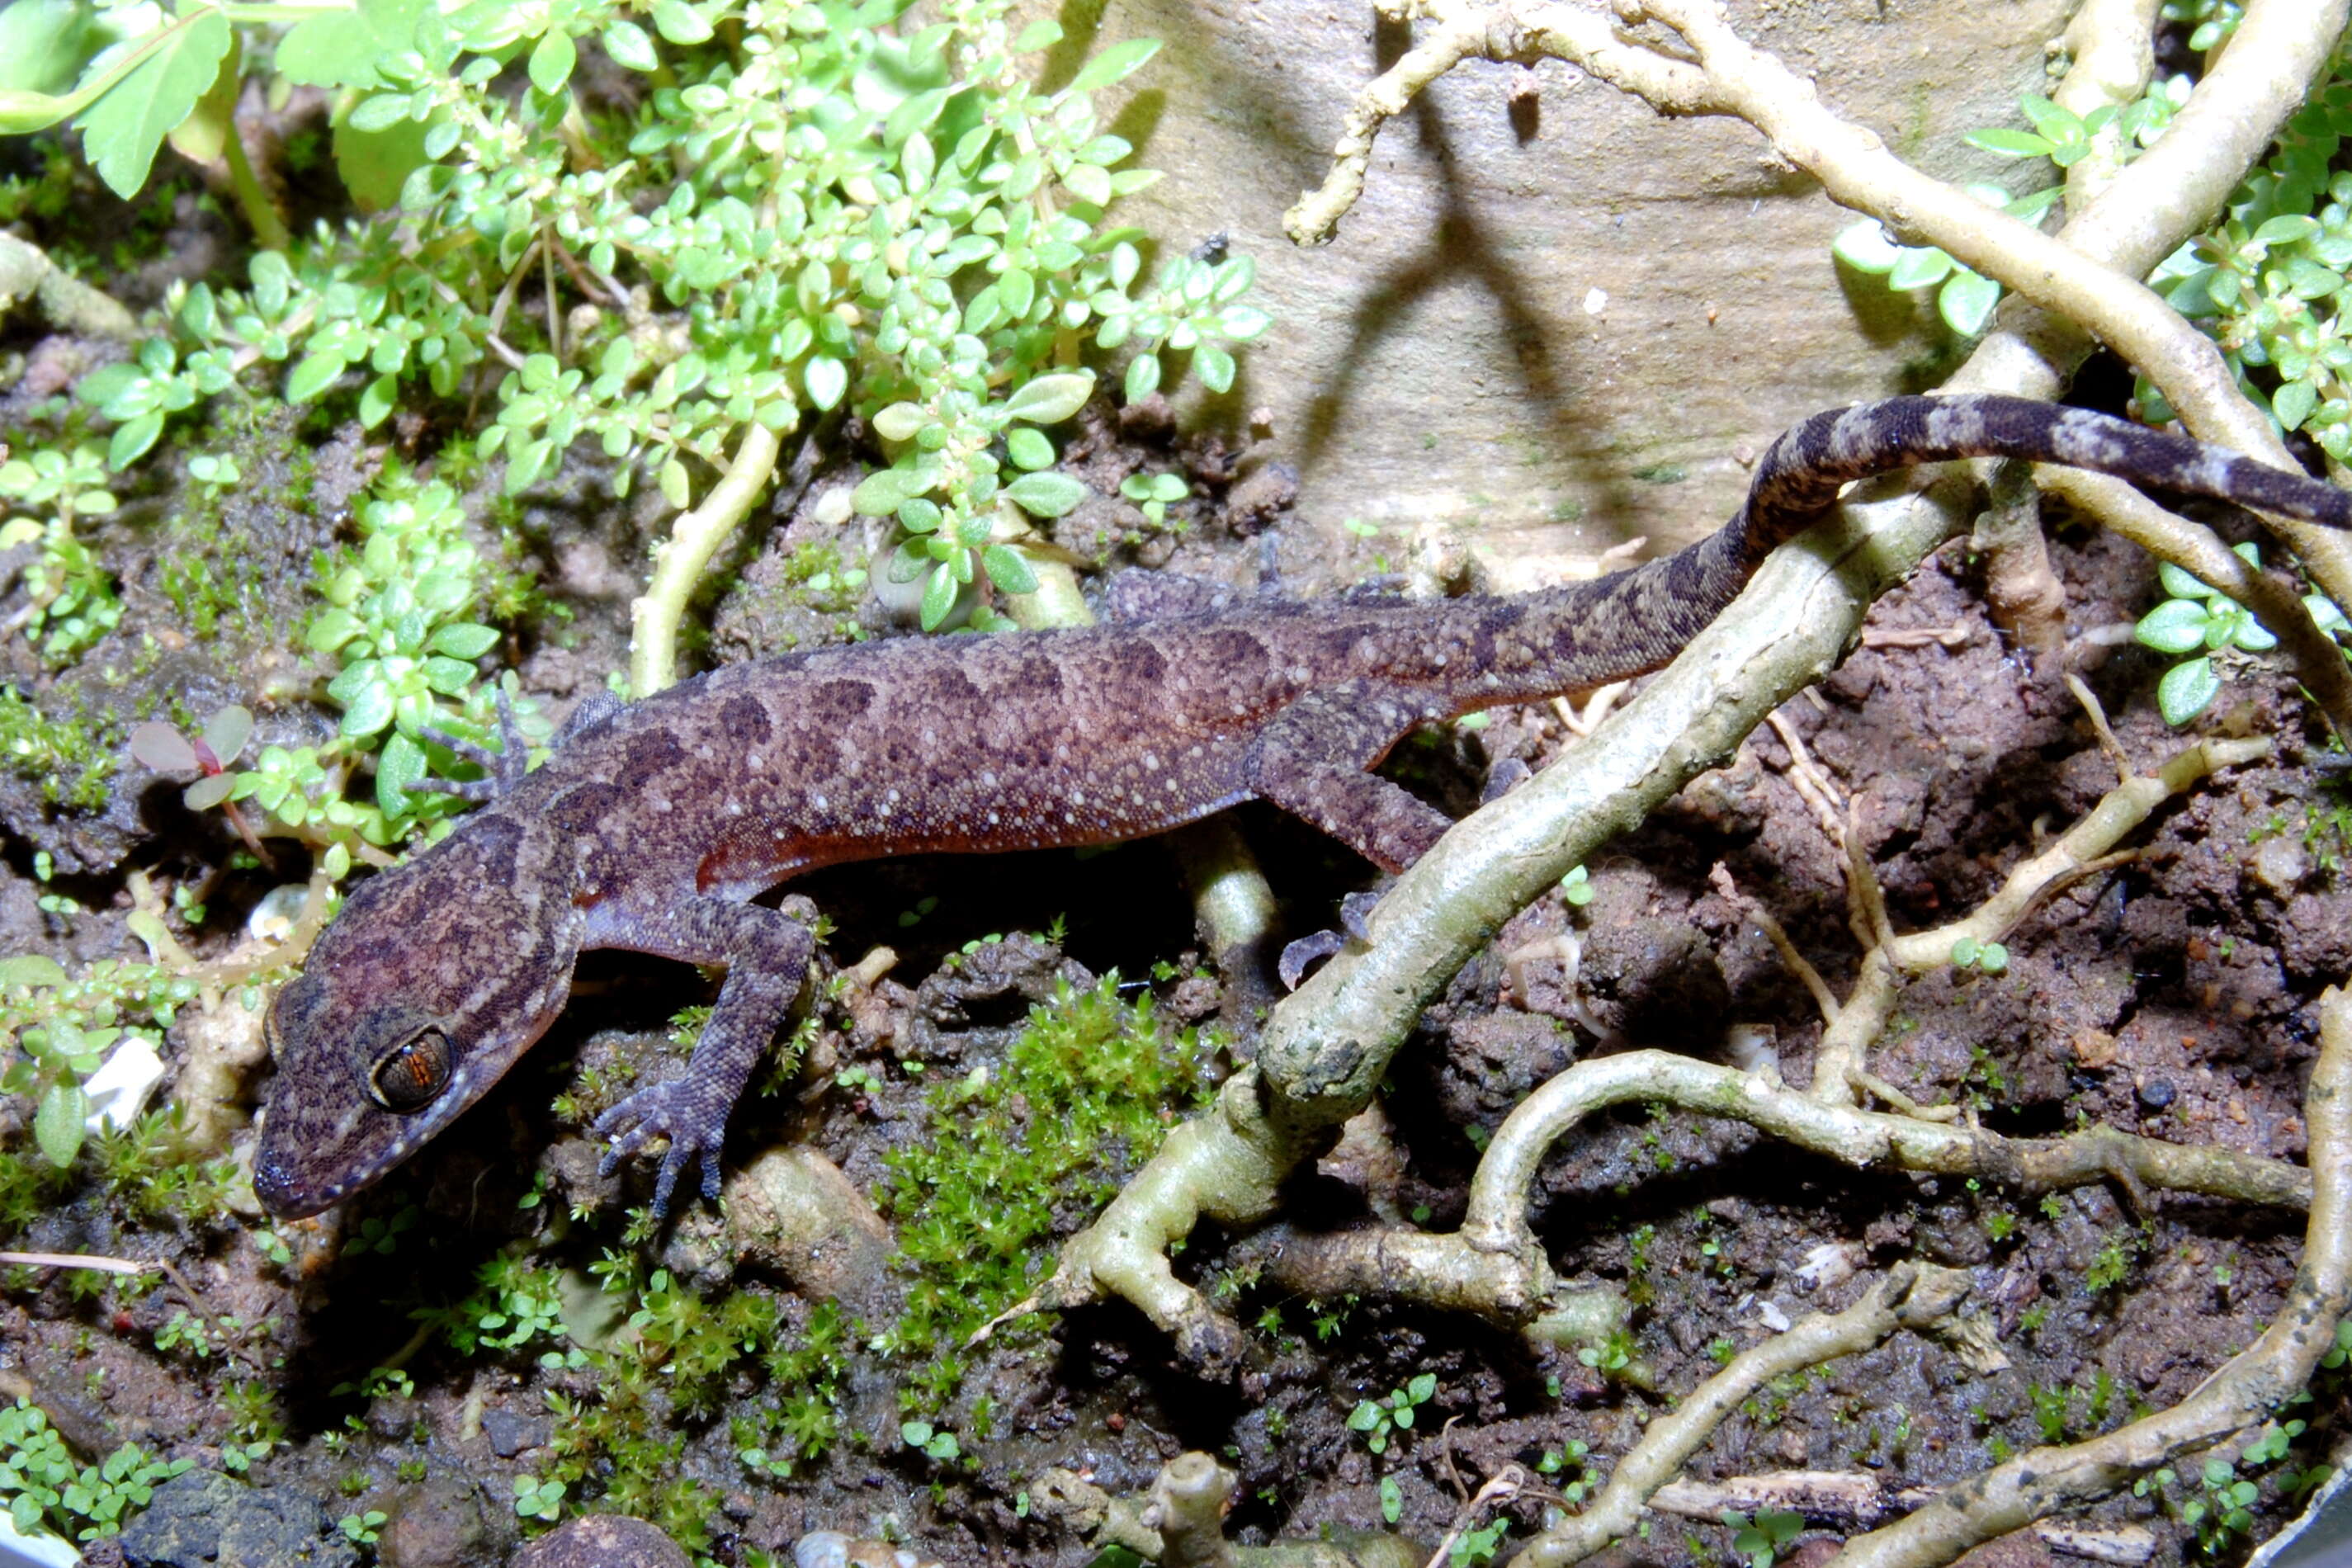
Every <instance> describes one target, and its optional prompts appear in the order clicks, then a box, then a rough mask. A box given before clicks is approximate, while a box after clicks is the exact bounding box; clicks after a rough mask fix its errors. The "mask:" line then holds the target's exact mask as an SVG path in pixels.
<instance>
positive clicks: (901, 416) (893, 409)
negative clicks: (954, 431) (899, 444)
mask: <svg viewBox="0 0 2352 1568" xmlns="http://www.w3.org/2000/svg"><path fill="white" fill-rule="evenodd" d="M930 417H931V416H929V414H928V413H926V412H925V411H924V410H923V408H922V406H921V405H919V404H914V403H893V404H891V405H888V406H887V407H885V408H883V409H882V410H881V411H880V412H878V413H877V414H876V415H875V416H874V433H875V434H876V435H877V436H879V437H882V438H883V439H884V440H886V441H904V440H907V439H908V438H909V437H912V436H913V435H914V434H915V432H916V431H918V430H919V429H921V428H922V427H923V426H925V425H927V424H929V423H930Z"/></svg>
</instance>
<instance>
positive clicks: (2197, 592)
mask: <svg viewBox="0 0 2352 1568" xmlns="http://www.w3.org/2000/svg"><path fill="white" fill-rule="evenodd" d="M2156 580H2157V581H2158V582H2159V583H2161V584H2164V591H2165V592H2166V593H2167V594H2169V595H2172V597H2174V598H2176V599H2210V598H2211V597H2212V596H2213V587H2212V584H2209V583H2207V582H2205V581H2204V580H2203V579H2202V578H2199V577H2195V576H2191V575H2190V574H2189V573H2188V572H2187V571H2186V570H2184V569H2183V568H2181V567H2179V566H2175V565H2174V564H2173V563H2171V562H2169V561H2159V562H2158V563H2157V564H2156Z"/></svg>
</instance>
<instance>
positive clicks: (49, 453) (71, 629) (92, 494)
mask: <svg viewBox="0 0 2352 1568" xmlns="http://www.w3.org/2000/svg"><path fill="white" fill-rule="evenodd" d="M0 501H5V503H7V507H8V510H9V511H10V512H11V513H13V515H11V516H9V517H8V518H7V521H5V522H0V551H6V550H16V549H18V548H20V547H22V546H25V545H28V544H29V545H37V546H38V550H37V553H36V554H35V555H34V557H33V559H32V560H31V561H30V562H29V563H27V564H26V567H25V593H26V599H27V601H28V605H27V607H28V609H29V611H30V613H29V615H27V616H26V620H25V635H26V637H27V638H29V639H30V640H31V641H32V643H33V644H34V646H35V647H37V648H38V649H39V650H40V653H41V657H42V658H43V659H45V660H47V662H49V663H51V664H63V663H65V662H67V661H68V660H69V659H71V658H73V657H74V656H75V655H76V654H79V653H80V652H82V651H83V650H84V649H86V648H88V647H90V646H91V645H92V644H94V643H95V642H97V641H98V639H99V638H100V637H104V636H105V635H106V634H107V633H108V632H110V631H112V630H113V629H114V626H115V623H116V622H118V621H120V620H121V618H122V602H121V600H120V599H119V598H117V597H116V596H115V592H114V581H113V579H112V578H110V576H108V575H107V574H106V571H105V569H104V568H103V567H101V566H100V564H99V561H98V556H97V553H96V552H94V551H92V550H91V549H90V547H89V544H88V543H87V542H84V541H83V540H82V539H80V538H79V537H78V536H77V535H76V534H75V532H74V521H75V520H76V519H77V518H85V517H102V516H104V515H105V514H106V513H108V512H110V511H112V510H114V505H115V502H114V494H113V492H112V491H111V490H109V489H107V488H106V460H105V458H104V456H103V455H102V454H100V451H99V450H98V448H97V447H93V446H88V445H81V446H77V447H74V448H73V449H72V450H70V451H64V450H59V449H57V448H54V447H41V448H38V449H37V450H35V451H33V452H32V453H30V454H28V455H27V456H25V457H21V458H9V459H8V460H7V461H5V462H0Z"/></svg>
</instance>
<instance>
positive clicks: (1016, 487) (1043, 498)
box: [1004, 473, 1087, 517]
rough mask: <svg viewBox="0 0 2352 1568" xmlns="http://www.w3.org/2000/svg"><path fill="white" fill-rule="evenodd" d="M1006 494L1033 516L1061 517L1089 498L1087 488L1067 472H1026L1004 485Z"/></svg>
mask: <svg viewBox="0 0 2352 1568" xmlns="http://www.w3.org/2000/svg"><path fill="white" fill-rule="evenodd" d="M1004 497H1005V499H1006V500H1010V501H1011V502H1013V505H1015V506H1017V507H1019V508H1020V509H1021V510H1024V511H1025V512H1028V513H1029V514H1030V515H1031V516H1033V517H1060V516H1061V515H1062V514H1063V513H1065V512H1066V511H1068V510H1070V509H1071V508H1073V507H1075V506H1076V505H1077V504H1078V503H1079V502H1080V501H1082V500H1086V499H1087V487H1086V486H1084V485H1082V484H1080V483H1078V481H1077V480H1076V479H1072V478H1070V476H1069V475H1067V474H1061V473H1042V474H1024V475H1022V476H1021V477H1020V478H1019V479H1015V480H1013V482H1012V483H1011V484H1009V485H1007V486H1005V487H1004Z"/></svg>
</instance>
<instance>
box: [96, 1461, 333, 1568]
mask: <svg viewBox="0 0 2352 1568" xmlns="http://www.w3.org/2000/svg"><path fill="white" fill-rule="evenodd" d="M121 1539H122V1557H123V1561H124V1562H126V1563H129V1564H130V1565H131V1568H353V1565H354V1564H356V1563H358V1562H359V1549H358V1548H357V1547H355V1546H353V1545H352V1543H351V1542H348V1541H346V1540H344V1539H343V1537H342V1535H341V1532H340V1531H337V1530H336V1529H335V1528H334V1524H333V1521H331V1520H330V1519H329V1518H328V1517H327V1510H325V1509H323V1508H321V1507H320V1505H319V1503H318V1500H316V1499H314V1498H310V1497H307V1496H304V1495H303V1494H301V1493H299V1492H297V1491H295V1490H294V1489H292V1488H290V1487H249V1486H247V1485H246V1484H245V1483H244V1482H243V1481H239V1480H236V1479H232V1478H230V1477H228V1476H225V1475H223V1474H221V1473H220V1472H219V1471H218V1470H189V1471H187V1472H185V1473H184V1474H182V1475H178V1476H174V1477H173V1479H170V1480H168V1481H165V1482H164V1483H163V1485H162V1486H160V1487H157V1488H156V1489H155V1495H154V1497H153V1499H152V1500H150V1501H149V1503H148V1504H147V1506H146V1508H145V1509H144V1510H142V1511H141V1512H140V1514H139V1515H138V1517H136V1518H135V1519H133V1520H132V1521H131V1522H130V1523H129V1524H127V1525H125V1526H124V1527H123V1530H122V1538H121Z"/></svg>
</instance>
